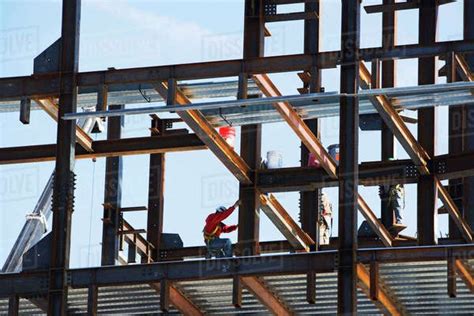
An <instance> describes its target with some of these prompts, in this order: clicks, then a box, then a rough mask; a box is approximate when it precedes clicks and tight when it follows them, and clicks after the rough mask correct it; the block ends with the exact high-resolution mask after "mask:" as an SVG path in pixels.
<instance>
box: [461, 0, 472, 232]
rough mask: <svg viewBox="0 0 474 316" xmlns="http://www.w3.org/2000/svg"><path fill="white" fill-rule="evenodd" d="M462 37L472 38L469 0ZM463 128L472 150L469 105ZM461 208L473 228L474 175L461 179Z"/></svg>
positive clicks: (469, 147) (468, 149) (465, 147)
mask: <svg viewBox="0 0 474 316" xmlns="http://www.w3.org/2000/svg"><path fill="white" fill-rule="evenodd" d="M464 39H465V40H473V39H474V3H473V2H472V1H469V0H465V1H464ZM466 60H467V63H468V65H469V67H470V68H471V71H472V70H473V69H474V55H472V54H471V55H466ZM464 117H465V122H466V123H465V124H466V126H465V129H464V133H463V134H464V150H465V151H474V109H473V108H472V107H470V106H466V107H465V111H464ZM463 187H464V189H463V191H464V192H463V209H464V210H465V211H464V216H465V218H466V221H467V222H468V223H469V225H470V226H471V228H472V229H474V177H469V178H464V180H463Z"/></svg>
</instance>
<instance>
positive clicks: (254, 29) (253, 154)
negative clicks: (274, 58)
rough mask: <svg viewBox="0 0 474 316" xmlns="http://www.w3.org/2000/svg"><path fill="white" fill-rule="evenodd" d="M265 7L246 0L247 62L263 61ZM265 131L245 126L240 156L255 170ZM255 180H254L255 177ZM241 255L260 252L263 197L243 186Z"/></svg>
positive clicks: (242, 90) (257, 126)
mask: <svg viewBox="0 0 474 316" xmlns="http://www.w3.org/2000/svg"><path fill="white" fill-rule="evenodd" d="M264 28H265V23H264V4H263V1H262V0H245V17H244V54H243V55H244V58H251V57H261V56H263V54H264ZM242 72H243V75H242V76H241V80H240V87H239V90H240V93H239V97H240V98H246V97H247V95H246V94H247V93H246V91H247V88H246V84H247V83H246V82H247V80H246V76H245V70H243V71H242ZM261 138H262V127H261V125H260V124H251V125H245V126H242V129H241V142H240V155H241V156H242V158H243V159H244V161H245V162H246V163H247V164H248V165H249V167H250V168H251V169H253V170H255V169H257V168H258V167H259V165H260V159H261ZM252 179H254V176H252ZM239 198H240V200H241V202H242V204H241V205H240V209H239V232H238V241H239V251H240V255H251V254H256V253H258V252H259V246H258V239H259V222H260V215H259V209H258V208H259V205H258V203H259V202H258V201H259V197H258V193H257V191H256V189H255V186H254V185H250V186H248V185H243V184H240V186H239Z"/></svg>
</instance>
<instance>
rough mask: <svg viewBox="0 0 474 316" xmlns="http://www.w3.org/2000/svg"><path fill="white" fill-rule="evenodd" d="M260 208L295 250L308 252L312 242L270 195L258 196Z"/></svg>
mask: <svg viewBox="0 0 474 316" xmlns="http://www.w3.org/2000/svg"><path fill="white" fill-rule="evenodd" d="M260 208H261V209H262V211H263V212H264V213H265V215H267V217H268V218H269V219H270V221H271V222H272V223H273V224H274V225H275V226H276V227H277V228H278V230H279V231H280V232H281V233H282V235H283V236H285V238H286V239H287V240H288V241H289V242H290V244H291V245H292V246H293V247H294V248H295V249H296V250H304V251H310V248H311V246H313V245H314V240H313V239H311V237H309V235H308V234H306V233H305V232H304V231H303V229H301V228H300V227H299V226H298V224H297V223H296V222H295V221H294V220H293V219H292V218H291V216H290V215H289V214H288V212H287V211H286V210H285V208H284V207H283V206H282V205H281V204H280V203H279V202H278V200H277V199H276V198H275V197H274V196H273V195H272V194H270V195H269V196H267V195H265V194H260Z"/></svg>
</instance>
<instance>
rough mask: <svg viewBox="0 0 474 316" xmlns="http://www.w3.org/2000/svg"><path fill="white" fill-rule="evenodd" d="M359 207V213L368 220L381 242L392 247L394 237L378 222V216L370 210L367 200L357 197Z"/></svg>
mask: <svg viewBox="0 0 474 316" xmlns="http://www.w3.org/2000/svg"><path fill="white" fill-rule="evenodd" d="M357 205H358V209H359V212H360V213H361V214H362V216H364V218H365V219H366V220H367V223H368V224H369V225H370V227H371V228H372V230H373V231H374V232H375V233H376V234H377V236H378V237H379V238H380V240H381V241H382V242H383V244H384V245H385V246H386V247H391V246H392V245H393V237H392V235H390V233H389V232H388V230H387V228H385V226H384V225H383V224H382V223H381V222H380V221H379V220H378V218H377V216H376V215H375V214H374V212H373V211H372V210H371V209H370V207H369V205H367V203H366V202H365V200H364V199H363V198H362V197H361V196H360V194H359V195H358V196H357Z"/></svg>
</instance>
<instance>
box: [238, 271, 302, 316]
mask: <svg viewBox="0 0 474 316" xmlns="http://www.w3.org/2000/svg"><path fill="white" fill-rule="evenodd" d="M241 280H242V284H243V285H244V286H245V287H246V288H247V289H248V290H249V291H250V293H252V294H253V295H254V296H255V297H256V298H257V299H258V300H259V301H260V303H262V304H263V305H264V306H265V307H267V308H268V309H269V310H270V311H271V312H272V313H273V314H274V315H278V316H280V315H282V316H284V315H286V316H290V315H294V313H293V312H292V311H291V310H290V309H289V308H288V307H287V306H286V305H285V304H284V303H282V302H281V300H280V299H279V298H278V297H276V295H275V293H273V292H271V291H270V290H269V289H268V287H267V286H265V284H264V282H263V281H262V280H260V279H259V278H257V277H241Z"/></svg>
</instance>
